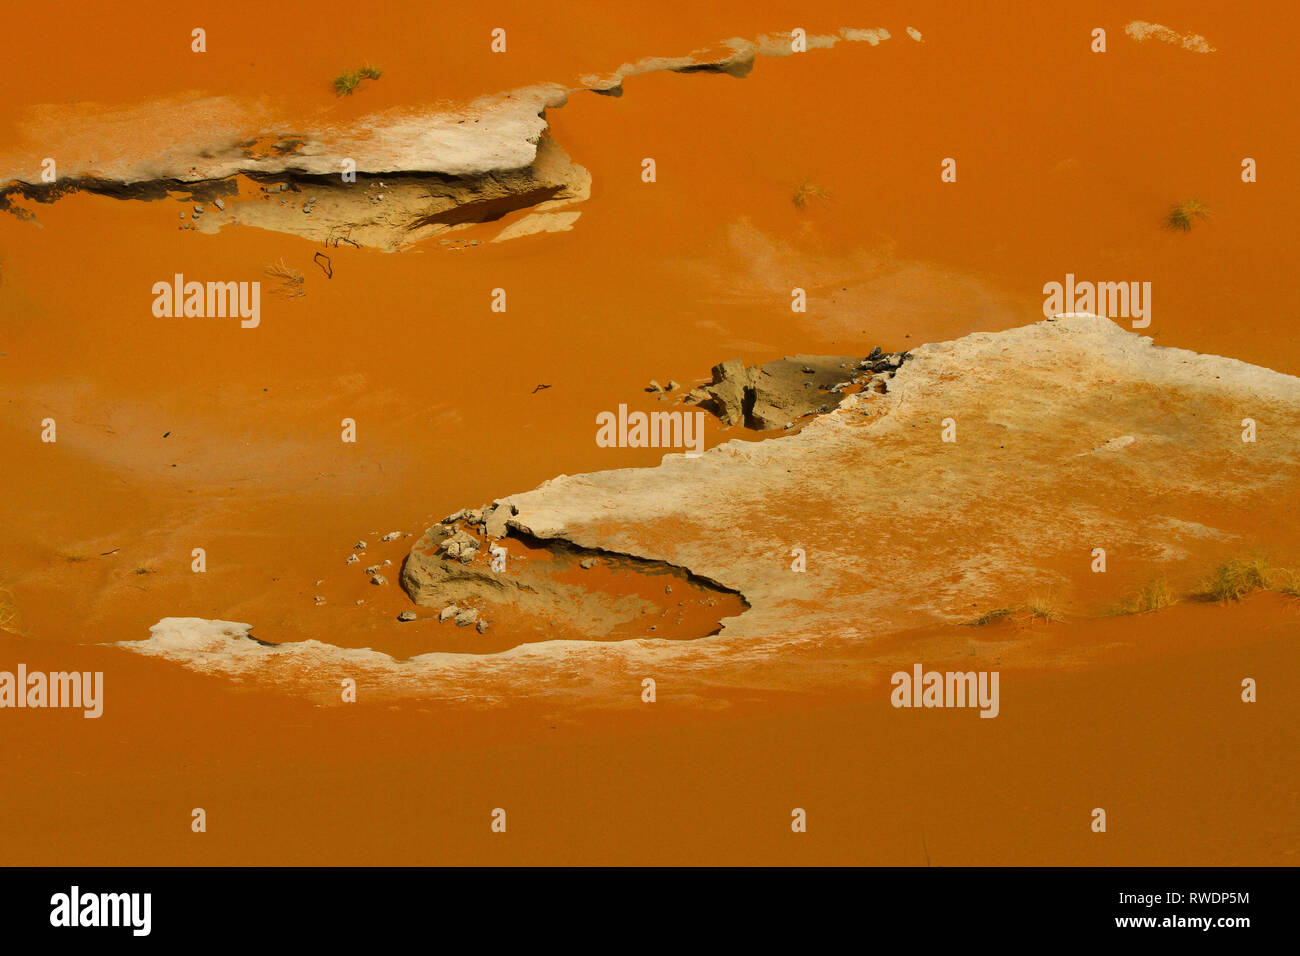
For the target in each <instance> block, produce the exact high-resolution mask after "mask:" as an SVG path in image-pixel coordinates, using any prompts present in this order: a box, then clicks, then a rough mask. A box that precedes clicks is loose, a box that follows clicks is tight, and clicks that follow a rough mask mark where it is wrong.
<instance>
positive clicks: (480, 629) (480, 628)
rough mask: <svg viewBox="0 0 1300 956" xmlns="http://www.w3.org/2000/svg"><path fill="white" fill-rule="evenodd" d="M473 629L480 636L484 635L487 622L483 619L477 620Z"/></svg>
mask: <svg viewBox="0 0 1300 956" xmlns="http://www.w3.org/2000/svg"><path fill="white" fill-rule="evenodd" d="M474 627H475V629H477V630H478V632H479V633H480V634H483V633H486V632H487V629H488V622H487V621H485V620H484V619H483V618H479V619H478V623H476V624H475V625H474Z"/></svg>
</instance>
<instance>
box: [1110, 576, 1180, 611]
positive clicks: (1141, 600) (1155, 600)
mask: <svg viewBox="0 0 1300 956" xmlns="http://www.w3.org/2000/svg"><path fill="white" fill-rule="evenodd" d="M1177 603H1178V599H1177V598H1176V597H1174V592H1173V591H1172V590H1171V589H1170V587H1169V582H1168V581H1166V580H1165V579H1164V578H1163V577H1158V578H1152V579H1151V580H1150V581H1148V582H1147V583H1146V584H1144V585H1143V586H1142V587H1141V588H1139V589H1138V591H1137V593H1136V594H1134V595H1133V596H1132V597H1131V598H1129V599H1128V600H1127V601H1125V602H1124V603H1123V604H1121V605H1120V607H1119V611H1118V613H1120V614H1146V613H1147V612H1148V611H1159V610H1160V609H1161V608H1166V607H1169V606H1171V605H1173V604H1177Z"/></svg>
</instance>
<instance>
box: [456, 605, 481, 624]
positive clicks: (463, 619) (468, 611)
mask: <svg viewBox="0 0 1300 956" xmlns="http://www.w3.org/2000/svg"><path fill="white" fill-rule="evenodd" d="M477 620H478V611H476V610H474V609H473V608H472V607H467V608H465V610H463V611H461V612H460V613H459V614H457V615H456V626H457V627H469V626H470V625H471V624H473V623H474V622H475V621H477Z"/></svg>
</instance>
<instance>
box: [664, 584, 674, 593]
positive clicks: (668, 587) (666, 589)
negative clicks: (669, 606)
mask: <svg viewBox="0 0 1300 956" xmlns="http://www.w3.org/2000/svg"><path fill="white" fill-rule="evenodd" d="M672 593H673V586H672V585H671V584H665V585H664V594H672Z"/></svg>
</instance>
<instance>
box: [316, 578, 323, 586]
mask: <svg viewBox="0 0 1300 956" xmlns="http://www.w3.org/2000/svg"><path fill="white" fill-rule="evenodd" d="M324 583H325V582H324V580H320V581H317V582H316V587H320V586H321V585H322V584H324Z"/></svg>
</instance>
